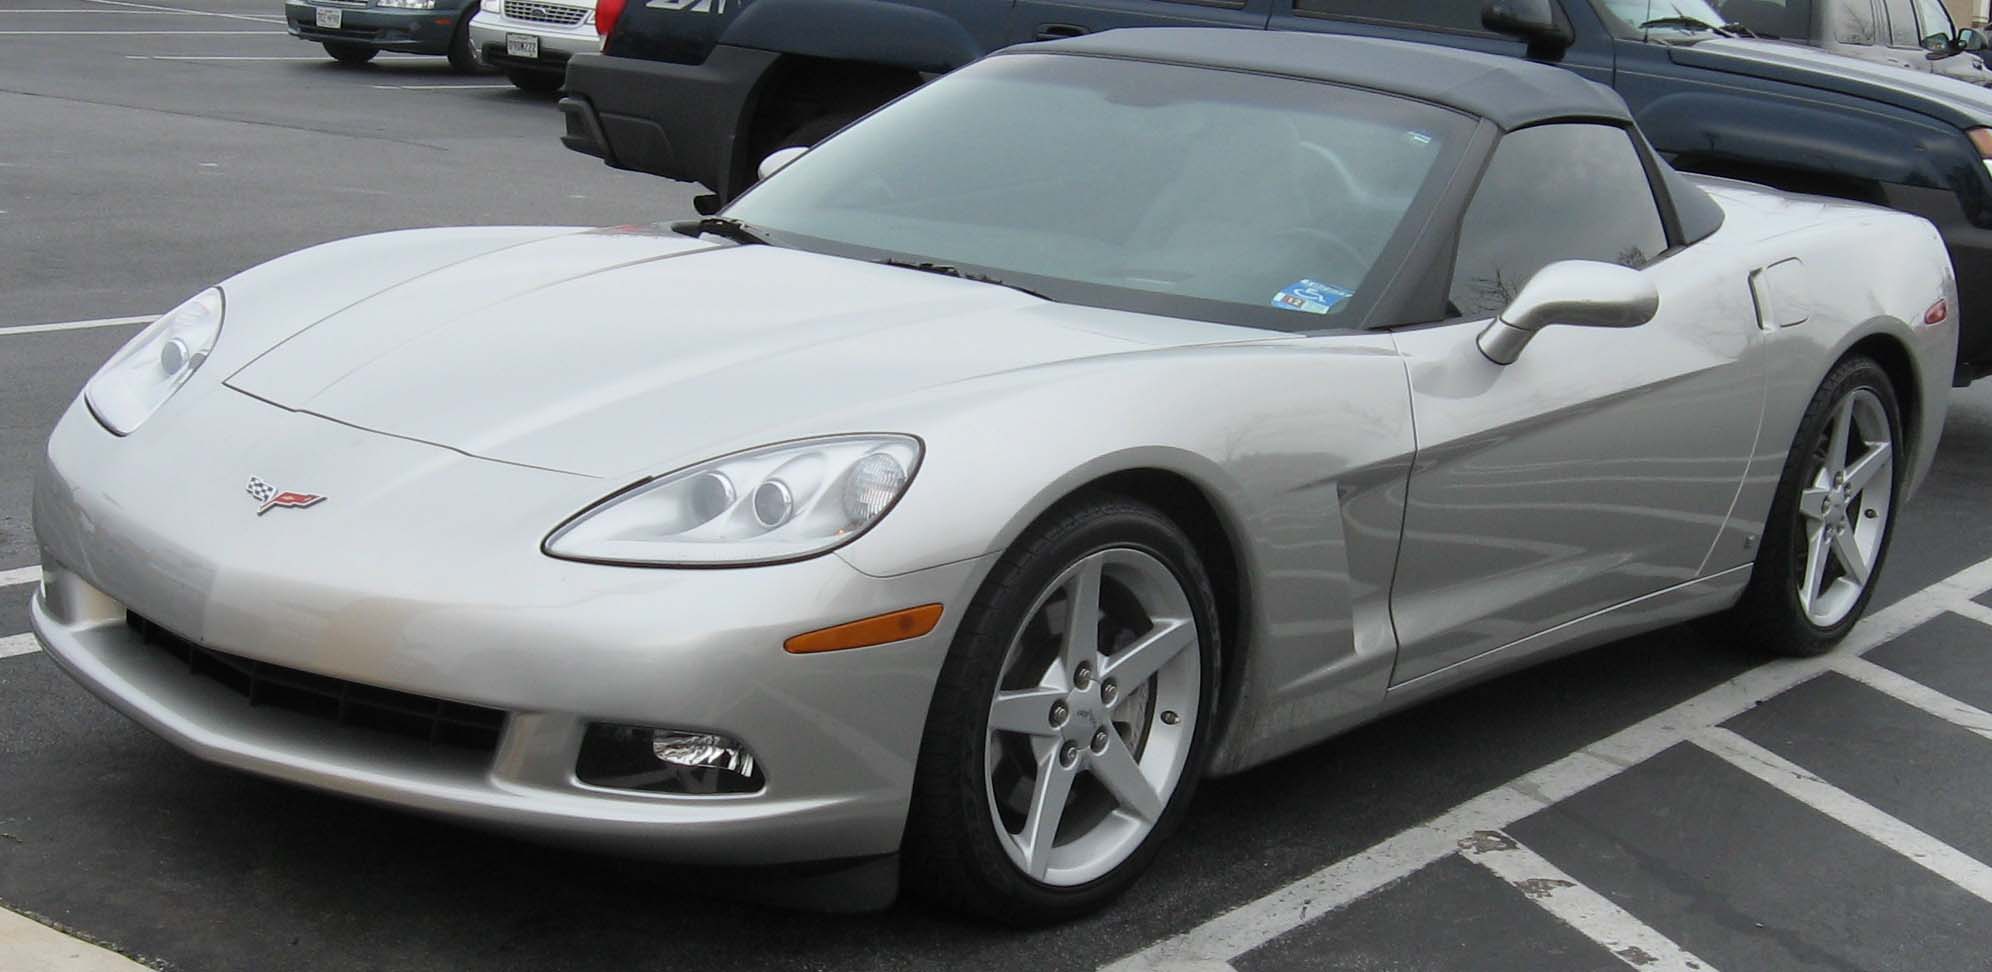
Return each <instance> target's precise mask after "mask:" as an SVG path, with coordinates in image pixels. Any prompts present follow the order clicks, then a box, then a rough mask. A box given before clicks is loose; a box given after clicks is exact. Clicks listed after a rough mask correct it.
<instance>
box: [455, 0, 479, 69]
mask: <svg viewBox="0 0 1992 972" xmlns="http://www.w3.org/2000/svg"><path fill="white" fill-rule="evenodd" d="M477 9H478V8H477V6H476V5H475V4H473V5H471V6H469V7H466V8H464V11H463V16H461V17H459V18H457V25H456V30H455V31H454V32H452V33H451V34H450V50H449V59H450V70H452V71H455V72H456V73H458V74H475V73H476V72H477V70H478V69H479V68H480V67H482V65H480V64H479V63H478V62H477V51H476V50H475V49H473V48H472V47H471V44H470V18H472V17H474V16H476V15H477Z"/></svg>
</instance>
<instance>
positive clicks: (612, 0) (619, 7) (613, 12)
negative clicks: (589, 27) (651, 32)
mask: <svg viewBox="0 0 1992 972" xmlns="http://www.w3.org/2000/svg"><path fill="white" fill-rule="evenodd" d="M626 2H628V0H595V33H597V34H600V35H602V36H603V37H607V36H609V30H610V29H611V28H613V27H615V25H616V20H617V19H618V18H620V17H622V12H623V5H624V4H625V3H626Z"/></svg>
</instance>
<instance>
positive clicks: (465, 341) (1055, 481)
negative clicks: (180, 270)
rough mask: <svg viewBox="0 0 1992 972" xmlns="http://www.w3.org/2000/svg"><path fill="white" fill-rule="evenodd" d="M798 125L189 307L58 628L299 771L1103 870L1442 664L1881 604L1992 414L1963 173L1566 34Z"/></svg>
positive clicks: (904, 853) (52, 596)
mask: <svg viewBox="0 0 1992 972" xmlns="http://www.w3.org/2000/svg"><path fill="white" fill-rule="evenodd" d="M765 169H766V170H767V173H768V178H766V179H765V180H764V181H763V182H762V183H761V184H760V185H759V186H758V187H756V188H755V189H754V190H753V191H752V192H750V193H748V194H747V195H745V196H744V197H742V198H741V199H739V200H738V201H737V202H735V203H734V204H733V205H732V206H731V207H730V208H729V209H728V210H726V211H725V212H724V213H722V214H720V215H718V216H715V217H708V218H705V219H702V220H696V221H689V222H686V223H681V224H675V225H673V226H671V227H662V226H656V227H630V226H625V227H617V228H612V229H601V230H575V229H562V228H464V229H438V230H424V231H414V232H403V233H391V234H385V235H380V236H372V237H365V238H360V239H354V240H347V241H343V242H339V243H333V244H328V245H325V246H320V247H316V248H313V249H310V250H305V251H303V252H300V253H295V254H292V255H289V256H286V257H283V258H281V259H278V260H275V261H272V262H270V263H267V264H265V265H263V266H260V267H257V268H255V269H252V270H248V271H246V272H244V273H242V274H240V275H238V276H235V277H232V278H230V279H228V280H226V281H223V282H222V283H221V284H220V285H219V286H218V287H215V288H213V289H210V290H207V291H204V292H202V293H201V294H199V295H198V296H196V297H194V298H193V299H192V300H190V301H188V302H187V303H186V304H184V305H183V306H181V307H179V308H178V309H176V310H174V311H172V312H171V313H169V314H167V315H166V316H165V317H163V318H161V319H160V320H159V321H158V322H157V323H156V324H154V325H152V326H151V327H150V328H148V329H146V330H145V331H144V332H143V333H142V334H140V335H139V336H137V337H136V338H134V339H133V341H132V342H131V344H130V345H129V346H127V347H126V348H125V349H124V350H123V351H121V352H119V353H118V354H117V356H116V357H114V358H113V359H112V360H111V361H110V362H109V363H107V364H106V365H105V366H104V368H103V369H102V371H100V372H99V373H98V374H97V375H96V376H95V377H94V378H93V379H92V380H91V381H90V382H89V384H88V386H87V387H86V388H85V390H84V392H83V394H82V395H81V396H80V398H79V399H78V401H77V402H76V403H75V404H74V406H73V407H71V408H70V409H69V411H68V413H67V414H66V415H65V416H64V417H63V418H62V420H61V422H60V424H59V425H58V427H57V428H56V430H55V432H54V434H53V437H52V438H51V440H50V442H49V445H48V451H47V461H46V466H45V468H44V469H43V471H42V473H41V476H40V479H39V482H38V488H37V490H36V494H35V507H34V512H35V527H36V530H37V533H38V535H39V537H40V542H41V547H42V550H43V556H44V561H43V563H44V567H43V569H44V576H43V583H42V585H41V587H40V589H39V591H38V593H37V594H36V597H35V601H34V604H33V612H34V625H35V629H36V631H37V633H38V634H39V635H40V637H41V639H42V641H43V643H44V644H45V645H46V646H47V648H48V652H49V655H50V657H52V658H53V659H54V660H55V661H56V662H57V663H59V664H60V665H62V666H63V667H64V668H65V669H66V670H67V671H68V672H69V673H70V674H72V675H74V676H75V677H76V678H77V679H78V680H79V681H81V682H82V683H83V684H85V685H86V686H88V687H89V688H90V689H91V690H92V691H94V692H95V693H96V694H97V695H99V696H101V697H102V698H103V699H104V700H106V701H107V702H109V703H110V704H112V705H114V706H116V707H117V708H119V709H120V710H122V711H124V712H125V713H126V714H128V715H130V716H131V717H133V718H134V719H136V720H138V721H139V722H141V723H143V724H144V725H145V726H147V727H148V728H150V729H152V730H153V731H155V732H158V733H159V734H161V735H162V736H164V737H166V738H167V739H170V740H172V741H173V742H175V743H177V744H178V745H180V746H183V747H185V748H186V749H188V750H190V751H192V752H193V753H195V754H197V755H199V756H201V757H203V758H205V759H209V760H213V761H216V762H219V763H222V764H226V765H229V766H234V767H238V768H240V769H243V770H247V771H250V772H254V773H260V774H264V775H268V776H272V777H276V778H280V779H284V780H289V781H292V782H295V783H299V784H303V785H306V786H312V787H318V788H322V789H325V790H330V791H334V792H337V793H340V794H345V795H349V796H354V797H360V798H365V799H369V800H375V801H380V802H383V803H387V804H392V805H396V806H401V807H406V808H409V809H411V810H416V811H422V812H428V813H434V814H441V815H446V816H449V817H452V818H456V819H460V820H463V821H466V822H472V823H477V824H483V825H489V826H495V827H501V828H506V829H511V830H517V831H520V832H525V833H530V834H536V835H538V836H541V837H549V838H557V839H565V840H571V841H578V842H582V843H586V844H591V845H594V846H598V847H607V848H612V849H614V850H616V851H618V852H621V853H628V854H636V855H649V856H655V857H659V858H667V859H674V860H687V861H697V862H709V863H722V864H737V865H782V864H791V863H796V862H820V861H825V860H837V861H841V862H846V863H849V864H851V866H852V869H853V870H862V871H864V872H865V873H867V874H870V875H872V876H875V877H876V876H878V875H885V876H887V877H901V876H903V878H904V879H905V880H907V881H911V882H914V884H915V885H916V886H917V887H919V888H921V889H923V891H924V892H925V893H928V894H931V895H933V896H936V897H937V898H938V899H939V900H942V901H946V902H950V903H952V904H954V905H956V906H958V907H961V908H963V909H966V910H969V911H972V912H975V913H978V914H983V915H988V916H992V917H995V918H998V919H1001V920H1006V921H1012V922H1019V923H1041V922H1047V921H1056V920H1060V919H1064V918H1068V917H1071V916H1074V915H1077V914H1081V913H1083V912H1085V911H1087V910H1089V909H1093V908H1096V907H1099V906H1100V905H1101V904H1103V903H1105V902H1106V901H1107V900H1109V899H1110V898H1112V896H1114V895H1115V894H1117V893H1119V892H1120V891H1122V890H1123V889H1125V888H1126V887H1127V886H1128V885H1129V884H1130V883H1131V882H1132V881H1134V880H1135V878H1136V877H1137V876H1138V875H1139V873H1140V872H1141V871H1142V869H1143V868H1144V867H1146V866H1147V864H1148V863H1149V862H1150V861H1151V859H1152V858H1153V857H1154V856H1155V854H1156V853H1157V852H1158V850H1159V849H1160V847H1161V846H1162V845H1163V843H1164V841H1163V838H1164V837H1165V836H1166V834H1167V833H1168V832H1169V831H1170V830H1171V828H1172V827H1173V826H1174V825H1175V824H1176V822H1177V821H1178V820H1179V819H1180V817H1181V816H1182V814H1183V813H1184V808H1185V806H1186V805H1187V804H1188V803H1189V801H1190V799H1191V796H1192V792H1193V790H1194V789H1195V787H1196V785H1197V782H1198V780H1199V779H1200V778H1204V777H1207V776H1210V775H1214V774H1223V773H1230V772H1235V771H1237V770H1240V769H1243V768H1245V767H1249V766H1252V765H1255V764H1258V763H1261V762H1264V761H1266V760H1269V759H1272V758H1274V757H1277V756H1279V755H1281V754H1284V753H1288V752H1291V751H1293V750H1295V749H1297V748H1299V747H1303V746H1307V745H1309V744H1312V743H1314V742H1316V741H1318V740H1321V739H1323V738H1325V737H1327V736H1329V735H1331V734H1334V733H1336V732H1338V731H1341V730H1344V729H1347V728H1348V727H1350V726H1352V725H1355V724H1357V723H1359V722H1362V721H1364V720H1368V719H1372V718H1375V717H1376V716H1377V715H1379V714H1380V713H1383V712H1386V711H1388V710H1391V709H1393V708H1397V707H1401V706H1403V705H1406V704H1409V703H1411V702H1413V701H1416V700H1419V699H1423V698H1427V697H1430V696H1432V695H1433V694H1435V693H1438V692H1443V691H1446V690H1449V689H1453V688H1457V687H1459V686H1461V685H1464V684H1467V683H1469V682H1472V681H1475V680H1478V679H1483V678H1486V677H1488V676H1490V675H1493V674H1495V673H1497V672H1501V671H1504V670H1507V669H1512V668H1514V667H1517V666H1519V665H1522V664H1525V663H1528V662H1533V661H1537V660H1540V659H1543V658H1545V657H1548V656H1550V655H1554V654H1557V653H1560V652H1566V651H1571V650H1575V649H1578V648H1582V647H1587V646H1591V645H1595V644H1599V643H1602V642H1606V641H1610V640H1612V639H1615V638H1620V637H1623V636H1625V635H1627V634H1630V633H1632V632H1636V631H1640V630H1644V629H1649V628H1653V627H1656V626H1659V625H1665V624H1670V623H1674V622H1678V621H1681V620H1684V619H1687V618H1691V617H1696V616H1701V615H1709V614H1715V613H1721V612H1726V614H1725V615H1724V618H1723V620H1722V621H1721V622H1720V627H1721V628H1723V629H1724V630H1728V631H1730V632H1733V633H1734V634H1735V636H1736V637H1737V638H1738V639H1739V640H1742V641H1745V642H1747V643H1750V644H1752V645H1757V646H1761V647H1762V648H1764V649H1767V650H1771V651H1777V652H1786V653H1795V654H1811V653H1818V652H1823V651H1826V650H1828V649H1829V648H1830V647H1831V646H1832V645H1833V644H1834V643H1835V642H1836V641H1837V640H1838V639H1840V638H1841V637H1842V636H1843V635H1845V634H1846V632H1847V631H1848V629H1849V628H1850V627H1851V626H1852V625H1854V624H1855V623H1856V621H1857V620H1858V619H1859V617H1860V616H1861V613H1862V610H1863V608H1864V606H1865V605H1866V603H1867V600H1868V598H1869V596H1870V594H1871V593H1872V591H1873V589H1874V586H1875V578H1876V576H1877V574H1878V573H1879V571H1880V570H1881V567H1882V562H1883V559H1884V557H1885V555H1886V553H1887V549H1888V538H1889V529H1890V526H1891V524H1892V523H1893V520H1894V517H1895V513H1896V510H1897V508H1898V506H1899V505H1900V504H1901V503H1902V502H1903V500H1904V499H1905V498H1906V497H1908V495H1909V494H1910V493H1911V491H1912V490H1913V489H1914V488H1915V486H1916V483H1917V481H1918V480H1919V479H1920V478H1921V477H1922V475H1923V473H1924V471H1925V470H1926V469H1927V468H1928V466H1929V463H1930V460H1931V455H1932V452H1933V450H1934V449H1935V447H1936V442H1937V435H1938V431H1939V429H1940V428H1941V427H1942V424H1943V419H1944V413H1945V408H1946V393H1947V386H1946V382H1947V379H1948V378H1949V376H1950V375H1951V373H1952V361H1953V357H1954V355H1955V349H1956V343H1957V332H1956V327H1955V318H1956V314H1955V306H1956V303H1955V302H1956V293H1955V284H1954V280H1953V279H1952V275H1951V271H1950V268H1949V266H1948V264H1947V263H1946V261H1945V257H1944V250H1943V246H1942V243H1941V241H1940V240H1939V239H1938V236H1937V233H1936V231H1935V230H1934V229H1932V227H1930V226H1929V225H1928V224H1926V223H1924V222H1922V221H1920V220H1916V219H1914V218H1911V217H1907V216H1903V215H1900V214H1897V213H1892V212H1889V211H1886V210H1882V209H1878V208H1874V207H1869V206H1864V205H1858V204H1853V203H1843V202H1836V201H1830V200H1825V199H1818V198H1805V197H1793V196H1787V195H1782V194H1778V193H1775V192H1772V191H1769V190H1766V189H1762V188H1759V187H1754V186H1749V185H1744V184H1741V183H1733V182H1721V181H1713V180H1696V179H1690V178H1687V177H1684V176H1682V175H1680V174H1678V173H1676V172H1674V171H1673V170H1672V169H1671V168H1669V167H1668V165H1667V164H1666V163H1665V162H1664V161H1663V160H1661V159H1659V158H1657V157H1655V155H1654V154H1653V152H1652V150H1651V148H1650V147H1649V146H1648V145H1647V143H1646V141H1645V140H1644V138H1642V137H1641V135H1640V133H1639V131H1638V130H1637V128H1636V127H1635V126H1633V124H1632V122H1631V120H1630V118H1629V117H1628V115H1627V113H1626V109H1625V106H1624V104H1623V103H1622V102H1620V101H1619V100H1618V99H1617V97H1616V96H1614V95H1613V94H1612V93H1611V92H1609V91H1608V90H1606V89H1604V88H1601V87H1597V86H1595V85H1593V84H1591V83H1589V82H1587V81H1584V80H1582V79H1580V78H1579V77H1577V76H1576V75H1574V74H1571V73H1569V72H1565V71H1561V70H1557V69H1553V68H1549V67H1543V66H1539V65H1534V64H1530V63H1527V62H1524V61H1521V60H1519V59H1512V58H1498V57H1492V56H1482V55H1478V54H1473V53H1468V52H1461V51H1453V50H1447V49H1441V48H1422V47H1416V46H1410V45H1402V44H1396V43H1392V42H1386V41H1376V40H1363V39H1355V38H1337V37H1323V36H1309V35H1281V34H1264V33H1258V32H1247V31H1236V32H1232V31H1205V30H1187V29H1185V30H1163V31H1123V32H1114V33H1109V34H1106V35H1101V36H1098V37H1094V38H1085V39H1080V40H1076V41H1068V42H1060V43H1056V44H1051V45H1034V46H1029V47H1022V48H1017V49H1013V50H1011V51H1009V52H1005V53H1002V54H999V55H996V56H993V57H990V58H988V59H986V60H984V61H983V62H981V63H979V64H977V65H975V66H973V67H971V68H968V69H966V70H963V71H960V72H958V73H956V74H953V75H950V76H949V77H947V78H944V79H942V80H940V81H938V82H936V83H934V84H932V85H930V86H927V87H924V88H921V89H920V90H918V91H916V92H914V93H912V94H911V95H908V96H907V97H906V98H904V99H903V100H901V101H900V102H898V103H896V104H894V105H892V106H890V107H889V108H887V109H885V110H883V111H881V112H879V113H878V114H875V115H873V116H871V117H870V118H868V119H866V120H864V121H862V122H860V123H858V124H856V125H854V126H853V127H851V128H849V129H847V130H845V131H844V132H842V133H840V134H838V135H836V136H835V137H833V138H831V139H829V140H828V141H826V142H824V143H822V144H821V145H819V146H818V147H816V148H814V149H811V150H808V151H807V152H806V153H805V152H803V151H802V150H792V151H788V152H783V153H778V154H777V155H776V156H774V157H771V158H770V160H769V163H768V165H767V166H765Z"/></svg>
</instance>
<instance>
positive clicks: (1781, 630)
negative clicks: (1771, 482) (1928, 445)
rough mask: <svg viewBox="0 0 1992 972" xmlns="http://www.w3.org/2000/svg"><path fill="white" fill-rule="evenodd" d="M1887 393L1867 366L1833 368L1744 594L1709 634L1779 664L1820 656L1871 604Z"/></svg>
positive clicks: (1895, 447)
mask: <svg viewBox="0 0 1992 972" xmlns="http://www.w3.org/2000/svg"><path fill="white" fill-rule="evenodd" d="M1902 441H1903V440H1902V419H1901V407H1900V405H1899V404H1898V401H1897V399H1896V397H1895V386H1894V383H1893V382H1891V381H1890V380H1889V378H1888V373H1887V372H1886V371H1885V370H1883V369H1882V367H1881V366H1880V365H1879V364H1877V363H1875V361H1874V360H1873V359H1871V358H1866V357H1861V356H1854V357H1849V358H1847V359H1845V360H1842V361H1841V362H1840V363H1839V364H1838V365H1835V366H1834V368H1833V370H1832V372H1831V373H1829V374H1828V375H1827V376H1826V380H1825V381H1824V382H1822V383H1820V386H1819V390H1818V392H1817V393H1815V394H1814V395H1813V397H1812V402H1811V404H1810V405H1808V406H1807V407H1806V410H1805V415H1804V416H1803V417H1802V418H1801V419H1800V420H1799V424H1798V434H1797V435H1796V437H1795V438H1794V439H1793V441H1792V449H1791V452H1790V454H1789V455H1788V456H1787V457H1786V459H1785V466H1784V471H1783V474H1782V475H1781V477H1780V479H1779V481H1778V492H1777V496H1776V498H1775V499H1774V501H1773V502H1772V505H1771V512H1770V518H1769V519H1768V520H1767V521H1766V523H1765V525H1764V536H1763V543H1762V547H1761V549H1760V550H1759V551H1758V554H1757V563H1756V566H1755V568H1754V569H1753V570H1752V571H1751V575H1750V586H1749V587H1748V588H1747V589H1746V590H1745V591H1744V593H1743V598H1742V600H1741V602H1739V603H1738V604H1737V606H1736V609H1735V610H1734V611H1731V612H1729V613H1728V614H1726V615H1722V616H1720V617H1718V618H1716V619H1713V624H1714V625H1715V630H1716V631H1717V632H1718V633H1720V634H1723V635H1725V636H1728V637H1730V638H1731V639H1733V640H1736V641H1739V642H1741V643H1743V644H1745V645H1748V646H1750V647H1754V648H1760V649H1767V650H1770V651H1773V652H1776V653H1778V654H1784V655H1818V654H1823V653H1825V652H1826V651H1828V650H1831V649H1832V647H1833V646H1834V645H1835V644H1837V643H1838V642H1839V640H1840V639H1841V638H1842V637H1845V636H1846V633H1847V632H1848V631H1849V630H1851V629H1852V628H1853V626H1854V624H1855V622H1857V621H1859V620H1860V617H1861V613H1862V612H1863V611H1865V610H1866V609H1867V603H1868V599H1869V598H1870V597H1872V596H1873V594H1874V587H1875V581H1876V580H1877V578H1878V577H1879V576H1880V573H1881V566H1882V560H1883V558H1885V557H1886V556H1887V554H1888V539H1889V535H1890V531H1891V529H1892V528H1893V527H1894V521H1895V504H1896V501H1897V500H1898V499H1899V498H1900V492H1901V489H1900V487H1901V482H1902V472H1903V466H1902V459H1903V453H1902V452H1901V448H1902V447H1901V443H1902Z"/></svg>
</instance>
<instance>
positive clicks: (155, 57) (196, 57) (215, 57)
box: [125, 54, 326, 61]
mask: <svg viewBox="0 0 1992 972" xmlns="http://www.w3.org/2000/svg"><path fill="white" fill-rule="evenodd" d="M325 59H326V57H325V55H323V54H283V55H277V56H271V57H262V56H250V55H242V54H126V55H125V60H127V61H323V60H325Z"/></svg>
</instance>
